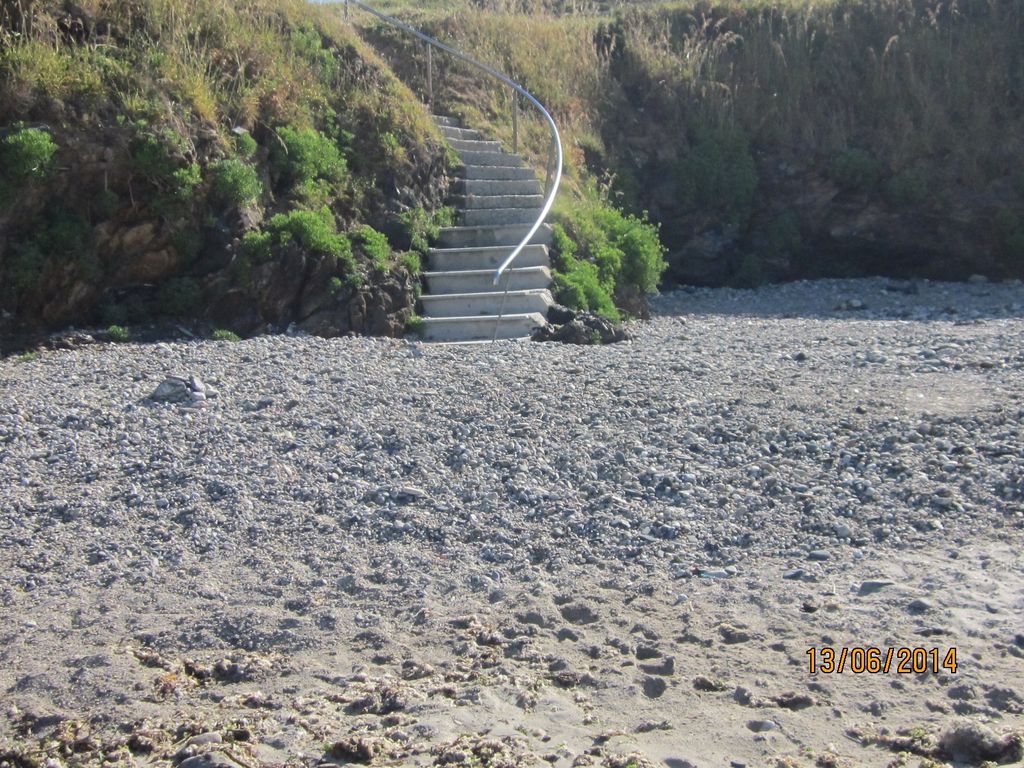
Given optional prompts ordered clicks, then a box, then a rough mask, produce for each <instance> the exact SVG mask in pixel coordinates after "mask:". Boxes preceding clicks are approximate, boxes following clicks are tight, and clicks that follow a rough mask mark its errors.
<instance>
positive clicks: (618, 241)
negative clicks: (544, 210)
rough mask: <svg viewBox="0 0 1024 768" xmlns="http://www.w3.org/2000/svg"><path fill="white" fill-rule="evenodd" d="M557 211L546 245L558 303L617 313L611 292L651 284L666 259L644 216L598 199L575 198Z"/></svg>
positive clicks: (651, 287)
mask: <svg viewBox="0 0 1024 768" xmlns="http://www.w3.org/2000/svg"><path fill="white" fill-rule="evenodd" d="M560 217H561V218H562V222H561V223H558V224H556V225H555V226H554V236H553V240H552V245H553V250H554V252H555V268H556V282H555V284H556V290H557V291H558V298H559V300H560V301H562V303H563V304H565V305H566V306H568V307H572V308H574V309H591V310H593V311H595V312H597V313H599V314H602V315H604V316H606V317H608V318H610V319H619V317H620V315H619V312H618V310H617V309H616V308H615V303H614V301H613V298H612V297H613V296H614V295H615V293H616V292H617V291H618V290H620V289H622V288H626V287H628V286H632V287H635V288H637V289H638V290H640V291H641V292H642V293H652V292H654V291H655V290H657V287H658V283H659V281H660V280H661V276H662V274H663V273H664V271H665V269H666V268H667V266H668V264H667V263H666V262H665V258H664V254H665V247H664V246H663V245H662V244H661V240H660V238H659V237H658V229H657V227H656V226H655V225H654V224H651V223H650V222H649V221H647V219H646V217H637V216H633V215H627V214H624V213H622V212H621V211H620V210H618V209H617V208H615V207H613V206H612V205H610V204H608V203H607V202H604V201H600V200H587V201H584V202H581V203H578V204H577V205H576V206H575V207H573V208H571V209H570V210H569V211H568V212H566V213H564V214H561V216H560Z"/></svg>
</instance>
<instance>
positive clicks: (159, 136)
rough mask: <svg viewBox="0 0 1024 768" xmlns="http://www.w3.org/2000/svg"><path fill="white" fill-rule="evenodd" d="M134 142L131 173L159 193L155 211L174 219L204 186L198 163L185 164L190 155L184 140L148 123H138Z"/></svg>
mask: <svg viewBox="0 0 1024 768" xmlns="http://www.w3.org/2000/svg"><path fill="white" fill-rule="evenodd" d="M135 131H136V135H135V138H134V139H133V140H132V142H131V144H130V146H129V159H130V161H131V168H132V171H133V172H134V173H136V174H138V175H140V176H142V177H143V178H144V179H146V180H147V181H148V182H149V183H150V184H152V185H153V186H154V187H156V189H157V190H159V192H160V194H159V195H157V196H156V197H155V198H154V200H153V207H154V208H155V209H156V210H157V211H158V212H161V213H165V214H168V215H173V214H175V213H178V212H179V211H180V208H181V206H182V204H185V203H188V202H190V201H191V200H192V198H193V197H194V196H195V192H196V188H197V187H198V186H199V185H200V184H201V183H202V181H203V175H202V170H201V169H200V168H199V165H198V164H197V163H194V162H192V163H189V162H186V160H185V158H186V155H187V154H188V152H189V146H188V142H187V140H186V139H185V137H184V136H182V135H181V134H180V133H178V132H177V131H175V130H173V129H171V128H167V127H164V128H151V127H150V126H149V125H148V124H147V123H146V122H145V121H142V120H140V121H137V122H136V123H135Z"/></svg>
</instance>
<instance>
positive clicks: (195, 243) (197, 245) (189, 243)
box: [171, 228, 203, 261]
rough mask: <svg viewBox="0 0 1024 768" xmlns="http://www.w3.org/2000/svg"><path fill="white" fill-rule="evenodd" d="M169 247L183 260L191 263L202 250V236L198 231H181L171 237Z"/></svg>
mask: <svg viewBox="0 0 1024 768" xmlns="http://www.w3.org/2000/svg"><path fill="white" fill-rule="evenodd" d="M171 245H172V246H174V250H176V251H177V252H178V254H179V255H180V256H181V257H182V258H183V259H185V260H186V261H191V260H192V259H194V258H195V257H196V256H198V255H199V252H200V251H201V250H202V248H203V236H202V235H201V234H200V232H199V230H198V229H191V228H189V229H182V230H179V231H177V232H175V233H174V234H173V235H172V236H171Z"/></svg>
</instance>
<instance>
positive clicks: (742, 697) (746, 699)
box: [732, 685, 754, 706]
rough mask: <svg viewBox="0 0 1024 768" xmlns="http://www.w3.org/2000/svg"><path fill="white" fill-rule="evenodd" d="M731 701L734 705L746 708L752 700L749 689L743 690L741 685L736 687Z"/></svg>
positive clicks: (752, 696)
mask: <svg viewBox="0 0 1024 768" xmlns="http://www.w3.org/2000/svg"><path fill="white" fill-rule="evenodd" d="M732 697H733V699H735V700H736V703H738V704H742V705H743V706H747V705H749V704H750V702H752V701H753V700H754V695H753V694H752V693H751V692H750V689H749V688H744V687H743V686H742V685H738V686H736V690H735V691H733V693H732Z"/></svg>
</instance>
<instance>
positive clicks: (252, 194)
mask: <svg viewBox="0 0 1024 768" xmlns="http://www.w3.org/2000/svg"><path fill="white" fill-rule="evenodd" d="M210 171H211V174H212V176H213V190H214V194H215V196H216V198H217V199H218V200H219V201H220V202H221V203H224V204H227V205H233V206H236V207H244V206H247V205H252V204H253V203H256V202H257V201H259V199H260V195H262V194H263V184H262V183H261V182H260V179H259V176H258V174H257V173H256V169H255V168H254V167H253V166H252V165H251V164H249V163H247V162H245V161H244V160H239V159H238V158H234V157H229V158H227V159H225V160H219V161H217V162H216V163H213V164H212V165H211V166H210Z"/></svg>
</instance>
